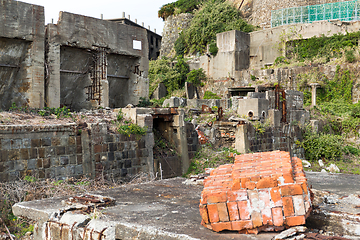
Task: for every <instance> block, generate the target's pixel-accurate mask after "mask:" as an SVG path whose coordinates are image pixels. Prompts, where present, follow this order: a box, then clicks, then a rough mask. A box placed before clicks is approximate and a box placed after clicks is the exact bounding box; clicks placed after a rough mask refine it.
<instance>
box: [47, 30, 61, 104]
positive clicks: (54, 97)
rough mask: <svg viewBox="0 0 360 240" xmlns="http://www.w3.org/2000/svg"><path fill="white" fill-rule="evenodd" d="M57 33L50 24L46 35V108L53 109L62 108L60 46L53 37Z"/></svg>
mask: <svg viewBox="0 0 360 240" xmlns="http://www.w3.org/2000/svg"><path fill="white" fill-rule="evenodd" d="M55 31H57V29H56V26H55V25H52V24H49V25H47V30H46V34H47V37H48V42H47V44H48V46H49V48H48V49H47V52H46V54H47V59H46V61H47V62H46V64H47V72H48V76H47V79H46V80H45V81H46V86H45V91H46V98H45V102H46V106H48V107H51V108H58V107H60V44H56V43H55V42H53V41H52V36H54V33H52V32H55Z"/></svg>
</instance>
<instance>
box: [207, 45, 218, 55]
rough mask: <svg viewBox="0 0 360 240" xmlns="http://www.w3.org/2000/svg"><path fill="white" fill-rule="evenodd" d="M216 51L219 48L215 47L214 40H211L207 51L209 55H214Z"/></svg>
mask: <svg viewBox="0 0 360 240" xmlns="http://www.w3.org/2000/svg"><path fill="white" fill-rule="evenodd" d="M218 51H219V48H218V47H217V45H216V43H215V42H213V43H211V44H210V45H209V52H210V54H211V55H213V56H216V54H217V53H218Z"/></svg>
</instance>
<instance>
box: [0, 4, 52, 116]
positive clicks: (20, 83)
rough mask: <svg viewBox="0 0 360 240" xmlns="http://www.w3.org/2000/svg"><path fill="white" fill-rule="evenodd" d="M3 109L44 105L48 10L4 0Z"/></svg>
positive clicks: (0, 9)
mask: <svg viewBox="0 0 360 240" xmlns="http://www.w3.org/2000/svg"><path fill="white" fill-rule="evenodd" d="M0 22H1V24H0V52H1V54H0V79H1V88H0V102H1V105H0V108H1V109H4V110H7V109H9V108H10V107H11V105H12V103H15V104H16V105H17V106H29V107H34V108H41V107H43V106H44V101H43V98H44V25H45V16H44V7H42V6H37V5H32V4H28V3H23V2H17V1H13V0H2V1H0Z"/></svg>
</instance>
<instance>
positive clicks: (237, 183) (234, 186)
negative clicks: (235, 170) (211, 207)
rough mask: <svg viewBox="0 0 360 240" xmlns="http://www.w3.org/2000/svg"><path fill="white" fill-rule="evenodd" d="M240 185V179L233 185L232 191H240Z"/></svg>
mask: <svg viewBox="0 0 360 240" xmlns="http://www.w3.org/2000/svg"><path fill="white" fill-rule="evenodd" d="M240 183H241V180H240V178H237V179H235V180H234V181H233V183H232V186H231V190H233V191H235V190H239V189H240V188H241V186H240Z"/></svg>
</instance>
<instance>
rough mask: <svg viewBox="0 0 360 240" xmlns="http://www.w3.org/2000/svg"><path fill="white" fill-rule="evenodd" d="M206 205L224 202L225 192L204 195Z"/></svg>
mask: <svg viewBox="0 0 360 240" xmlns="http://www.w3.org/2000/svg"><path fill="white" fill-rule="evenodd" d="M206 198H207V203H219V202H226V200H227V199H226V192H225V191H217V192H209V193H208V194H207V195H206Z"/></svg>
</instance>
